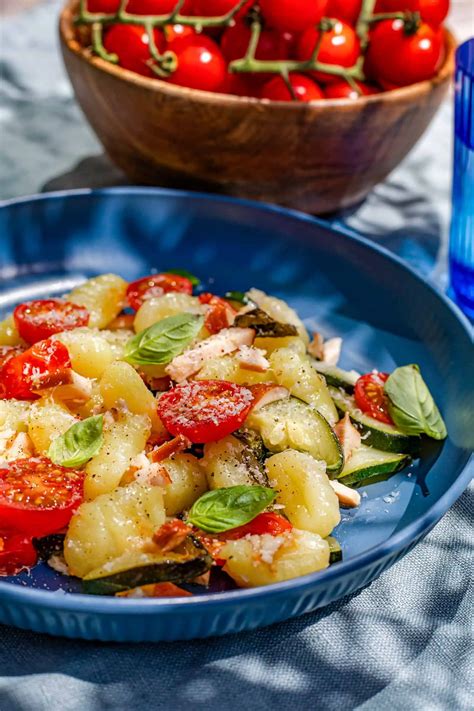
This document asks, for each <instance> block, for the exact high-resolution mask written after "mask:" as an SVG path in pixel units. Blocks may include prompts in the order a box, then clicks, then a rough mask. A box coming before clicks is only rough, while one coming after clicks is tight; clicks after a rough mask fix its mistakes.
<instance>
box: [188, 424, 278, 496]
mask: <svg viewBox="0 0 474 711" xmlns="http://www.w3.org/2000/svg"><path fill="white" fill-rule="evenodd" d="M245 450H246V448H245V445H244V444H243V443H242V442H240V441H239V440H238V439H237V438H236V437H232V436H229V437H224V438H223V439H221V440H219V441H218V442H210V443H209V444H206V445H205V447H204V459H202V460H201V465H202V466H203V467H204V471H205V472H206V476H207V483H208V485H209V488H210V489H223V488H225V487H228V486H239V485H242V484H245V485H247V486H252V485H254V484H256V483H259V484H263V485H265V484H266V482H265V481H263V480H265V474H264V473H262V471H261V470H260V468H259V466H258V462H257V461H256V460H254V459H253V458H250V457H246V456H245Z"/></svg>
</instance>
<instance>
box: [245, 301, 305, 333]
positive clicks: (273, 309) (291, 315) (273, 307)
mask: <svg viewBox="0 0 474 711" xmlns="http://www.w3.org/2000/svg"><path fill="white" fill-rule="evenodd" d="M247 296H248V297H249V299H251V300H252V301H254V302H255V303H256V304H257V306H259V307H260V308H261V309H263V311H265V312H266V313H267V314H268V315H269V316H271V317H272V318H273V319H275V321H280V322H281V323H291V324H292V325H293V326H296V328H297V329H298V333H299V335H300V338H301V339H302V340H303V341H304V342H305V343H309V336H308V333H307V331H306V328H305V326H304V324H303V322H302V320H301V319H300V317H299V316H298V314H297V313H296V311H295V310H294V309H292V308H291V306H289V305H288V304H287V303H286V301H283V299H278V298H277V297H276V296H270V295H269V294H265V292H264V291H260V289H250V291H248V292H247Z"/></svg>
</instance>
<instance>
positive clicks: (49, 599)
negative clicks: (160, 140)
mask: <svg viewBox="0 0 474 711" xmlns="http://www.w3.org/2000/svg"><path fill="white" fill-rule="evenodd" d="M88 195H89V196H92V197H98V198H104V199H105V200H107V198H108V197H114V196H120V195H127V196H130V195H139V196H150V197H153V196H160V197H174V198H176V197H180V198H186V199H191V198H192V199H197V200H201V201H202V200H204V201H208V202H218V203H219V202H220V203H231V204H234V205H239V206H242V207H247V208H252V209H257V210H258V211H260V212H264V213H270V214H273V215H276V216H282V217H292V218H293V219H295V220H298V221H302V222H305V223H307V224H310V225H311V224H312V225H316V226H318V227H320V228H322V229H325V230H329V231H330V232H333V233H336V234H338V235H340V236H343V237H344V238H346V239H350V240H351V241H353V242H356V243H358V244H359V245H360V246H362V247H364V248H365V249H370V250H373V251H375V252H377V253H378V254H379V255H380V256H382V257H384V258H385V259H387V260H389V261H390V262H392V263H393V264H394V265H397V266H398V268H401V269H402V270H404V271H405V272H408V273H409V274H410V276H411V277H412V278H413V279H415V280H416V281H417V282H418V283H419V284H422V285H423V288H425V289H428V291H430V292H431V293H432V294H433V295H434V296H435V298H437V299H438V301H439V302H440V305H441V306H442V307H443V308H447V309H448V311H450V312H451V315H452V317H453V318H454V319H455V320H456V321H458V323H459V325H460V326H461V327H462V329H463V331H464V332H465V334H466V335H467V336H468V338H469V339H470V340H471V341H472V342H473V343H474V330H473V329H472V326H471V324H470V322H469V320H468V319H467V318H466V317H465V316H464V314H463V313H462V312H461V310H460V309H459V308H458V307H457V306H456V305H455V304H454V303H453V302H452V301H451V300H450V299H449V298H448V297H447V296H446V295H445V294H444V293H443V292H441V291H440V290H439V289H438V288H436V287H435V286H434V285H433V284H432V283H431V282H430V281H429V280H427V279H426V278H424V277H423V276H422V275H421V274H419V273H418V272H417V271H416V270H415V269H414V268H413V267H412V266H411V265H409V264H407V263H406V262H404V260H402V259H401V257H398V256H397V255H395V254H394V253H392V252H390V251H389V250H388V249H386V248H385V247H382V246H380V245H378V244H377V243H375V242H372V241H371V240H370V239H368V238H366V237H363V236H362V235H359V234H357V233H356V232H355V231H353V230H351V229H350V228H347V227H344V226H341V225H330V224H329V223H327V222H326V221H325V220H323V219H321V218H318V217H314V216H311V215H308V214H306V213H303V212H299V211H298V210H292V209H288V208H283V207H279V206H277V205H271V204H268V203H261V202H256V201H252V200H245V199H237V198H231V197H227V196H221V195H211V194H207V193H198V192H190V191H186V190H170V189H166V188H141V187H127V186H124V187H115V188H103V189H97V190H92V189H88V188H85V189H78V190H63V191H58V192H51V193H44V194H41V195H32V196H25V197H20V198H13V199H9V200H4V201H2V202H0V208H9V207H13V208H15V207H17V206H21V205H22V204H26V205H28V204H31V203H39V202H47V201H54V200H64V199H73V200H74V199H76V198H79V199H80V198H83V197H85V196H88ZM473 465H474V454H469V452H467V453H466V455H465V458H464V463H463V465H462V468H461V469H460V471H459V474H458V476H457V477H456V479H455V480H454V481H453V483H452V484H451V486H450V487H449V488H448V489H447V491H446V492H445V493H444V494H443V495H442V496H441V497H440V498H439V499H437V500H436V501H435V502H434V503H433V505H432V506H430V508H429V509H427V511H425V513H424V514H423V515H422V516H419V517H418V518H416V519H415V520H414V521H413V522H412V523H410V524H408V525H407V526H405V527H403V528H402V529H401V530H400V531H398V532H397V533H395V534H392V535H391V536H389V537H388V538H387V540H386V541H383V542H382V543H380V544H378V545H377V546H374V547H373V548H370V549H368V550H367V551H365V552H363V553H359V554H358V555H356V556H354V558H350V559H349V560H346V561H344V560H343V561H342V562H340V563H338V565H335V566H330V567H329V568H326V569H325V570H323V571H318V572H316V573H310V574H308V575H304V576H301V577H299V578H293V579H291V580H286V581H283V582H280V583H274V584H272V585H268V586H264V587H258V588H247V589H245V588H242V589H237V590H230V591H224V592H217V593H203V594H200V595H196V596H193V597H189V598H184V599H180V598H149V599H137V598H129V599H127V598H115V597H113V598H105V597H99V596H93V595H86V594H84V593H66V594H64V595H57V594H55V593H54V592H53V591H51V590H41V589H38V588H28V587H23V586H21V585H17V584H15V583H11V582H2V581H0V602H1V601H2V600H7V599H8V600H9V601H18V602H19V603H23V604H28V605H29V606H30V607H48V608H53V609H61V610H66V611H70V612H77V613H81V612H82V613H85V612H87V613H88V612H94V613H104V614H109V615H110V614H115V615H118V616H128V615H129V614H130V613H133V612H134V611H136V612H137V613H140V614H146V615H151V614H158V613H160V612H165V611H167V610H171V611H172V612H173V613H174V612H183V613H184V612H185V611H186V610H189V609H194V607H195V606H196V605H197V606H201V607H202V606H203V605H206V606H211V607H212V606H213V605H218V606H219V608H222V607H226V606H233V605H235V603H237V602H238V603H246V602H247V601H248V602H252V601H254V602H259V601H261V600H262V598H263V599H265V601H267V600H268V599H269V598H275V597H280V596H286V595H288V594H291V593H292V592H293V593H294V592H298V593H299V594H300V593H302V592H304V591H305V590H307V591H314V590H316V589H318V588H320V587H324V586H325V585H326V584H331V583H334V582H335V580H337V579H343V578H346V577H347V576H349V575H352V574H353V573H355V572H356V571H358V570H362V569H368V568H370V567H372V566H374V565H375V564H377V563H381V562H382V561H383V560H386V559H387V558H391V557H393V556H396V555H401V554H402V553H403V552H404V551H405V550H406V549H407V548H408V547H409V546H410V545H411V544H414V543H416V542H417V541H418V539H419V538H420V537H422V536H423V535H425V534H426V533H428V532H429V531H430V530H431V528H432V527H433V526H434V525H435V524H436V523H437V522H438V521H439V520H440V518H441V517H442V516H443V515H444V514H445V513H446V511H447V510H448V509H449V508H450V507H451V506H452V505H453V504H454V503H455V501H457V499H458V498H459V497H460V496H461V494H462V493H463V492H464V490H465V489H466V488H467V486H468V485H469V482H470V481H471V479H472V469H473Z"/></svg>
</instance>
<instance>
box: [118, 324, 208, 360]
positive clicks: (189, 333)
mask: <svg viewBox="0 0 474 711" xmlns="http://www.w3.org/2000/svg"><path fill="white" fill-rule="evenodd" d="M203 323H204V319H203V318H202V316H196V315H194V314H178V315H177V316H169V317H168V318H164V319H162V320H161V321H158V323H154V324H153V326H150V327H149V328H146V329H145V330H144V331H141V332H140V333H137V335H136V336H134V337H133V338H131V339H130V340H129V342H128V343H127V346H126V348H125V354H124V360H126V361H127V362H128V363H132V364H133V365H160V364H163V365H164V364H165V363H170V362H171V361H172V360H173V358H174V357H175V356H177V355H179V354H180V353H182V352H183V351H184V349H185V348H186V346H188V345H189V344H190V343H191V341H193V340H194V339H195V338H196V336H197V334H198V333H199V331H200V330H201V328H202V325H203Z"/></svg>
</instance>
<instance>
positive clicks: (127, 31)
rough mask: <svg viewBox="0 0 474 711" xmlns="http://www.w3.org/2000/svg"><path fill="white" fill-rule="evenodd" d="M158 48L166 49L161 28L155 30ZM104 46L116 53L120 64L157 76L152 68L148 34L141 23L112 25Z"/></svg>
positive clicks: (106, 34) (148, 75)
mask: <svg viewBox="0 0 474 711" xmlns="http://www.w3.org/2000/svg"><path fill="white" fill-rule="evenodd" d="M153 36H154V39H155V44H156V47H157V49H158V50H159V51H160V52H162V51H163V49H164V44H165V41H164V36H163V33H162V32H160V31H159V30H155V31H154V35H153ZM104 47H105V49H106V50H107V52H109V53H110V54H116V55H117V56H118V58H119V65H120V66H121V67H123V68H124V69H128V70H129V71H131V72H136V73H137V74H141V75H142V76H144V77H156V74H155V73H154V72H153V71H152V70H151V69H150V66H149V62H150V61H151V54H150V48H149V41H148V34H147V32H146V30H145V28H144V27H142V26H140V25H112V26H111V27H110V28H109V29H108V30H107V31H106V33H105V36H104Z"/></svg>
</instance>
